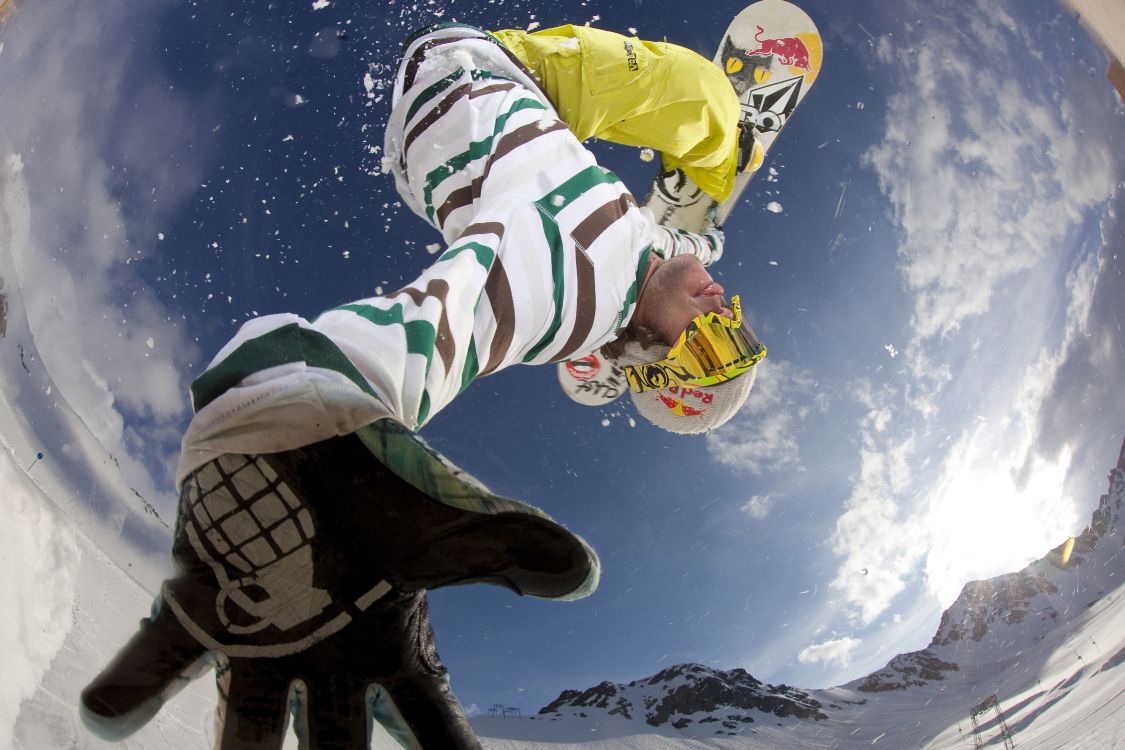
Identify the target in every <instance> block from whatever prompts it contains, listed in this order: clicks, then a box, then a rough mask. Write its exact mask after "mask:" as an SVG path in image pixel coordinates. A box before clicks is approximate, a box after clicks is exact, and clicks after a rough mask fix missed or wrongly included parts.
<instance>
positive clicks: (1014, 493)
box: [926, 452, 1078, 606]
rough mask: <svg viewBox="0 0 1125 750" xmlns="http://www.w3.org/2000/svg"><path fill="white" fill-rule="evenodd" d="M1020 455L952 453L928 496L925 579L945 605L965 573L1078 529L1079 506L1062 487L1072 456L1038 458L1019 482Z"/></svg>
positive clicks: (993, 569) (1012, 563)
mask: <svg viewBox="0 0 1125 750" xmlns="http://www.w3.org/2000/svg"><path fill="white" fill-rule="evenodd" d="M956 453H957V452H955V454H956ZM1019 455H1020V453H1019V452H1016V453H1014V454H1013V455H1012V456H1010V457H1009V460H1000V459H997V458H996V457H994V456H991V455H989V456H987V458H991V459H992V460H988V461H986V460H983V459H984V458H986V457H985V456H984V455H977V456H975V457H972V458H969V457H965V458H968V460H962V461H955V459H956V455H954V456H953V457H951V459H950V462H949V464H948V465H947V469H946V480H945V481H943V482H941V483H939V485H938V486H937V488H936V489H935V490H934V493H933V495H932V496H931V497H930V501H929V508H930V512H929V516H928V523H927V530H928V533H929V535H930V539H931V546H930V552H929V555H928V556H927V559H926V580H927V585H928V586H929V588H930V590H931V591H932V592H933V593H934V594H935V595H936V596H937V597H938V599H939V600H940V601H941V603H942V606H947V605H948V604H950V603H951V602H952V601H953V600H954V599H955V598H956V597H957V595H958V594H959V593H960V591H961V589H962V587H963V586H964V585H965V584H966V583H968V582H969V581H973V580H978V579H982V578H988V577H991V576H995V575H1000V574H1003V573H1007V572H1012V571H1016V570H1019V569H1020V568H1021V567H1023V566H1024V565H1026V564H1027V563H1028V562H1030V561H1031V560H1034V559H1036V558H1038V557H1041V556H1042V555H1043V553H1044V552H1045V551H1046V550H1048V549H1051V548H1052V547H1055V546H1057V545H1058V544H1060V543H1062V542H1063V541H1065V540H1066V538H1067V537H1068V536H1069V535H1070V534H1072V533H1073V532H1074V531H1075V528H1076V525H1077V524H1078V514H1077V512H1076V509H1075V507H1074V504H1073V503H1072V502H1070V500H1069V499H1067V498H1066V497H1064V495H1063V487H1064V483H1065V479H1066V473H1067V468H1068V467H1069V465H1070V458H1069V456H1068V455H1064V456H1062V457H1060V458H1059V460H1058V461H1055V462H1052V463H1044V462H1040V463H1037V464H1036V465H1035V467H1034V468H1033V470H1032V471H1031V473H1030V475H1029V477H1028V480H1027V482H1025V483H1024V486H1023V487H1022V488H1021V487H1020V486H1019V485H1018V484H1017V482H1016V481H1015V479H1014V477H1013V473H1014V469H1013V467H1014V466H1018V456H1019Z"/></svg>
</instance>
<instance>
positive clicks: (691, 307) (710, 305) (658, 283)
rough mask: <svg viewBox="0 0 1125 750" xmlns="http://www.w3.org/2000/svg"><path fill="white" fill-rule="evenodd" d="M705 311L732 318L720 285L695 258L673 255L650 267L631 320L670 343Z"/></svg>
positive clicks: (669, 344) (732, 314) (692, 256)
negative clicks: (646, 282)
mask: <svg viewBox="0 0 1125 750" xmlns="http://www.w3.org/2000/svg"><path fill="white" fill-rule="evenodd" d="M709 312H718V313H721V314H722V315H724V316H726V317H728V318H733V317H734V313H733V312H732V311H731V309H730V307H728V306H727V302H726V299H725V298H724V297H723V287H722V286H720V285H719V284H718V283H716V282H715V280H714V279H712V278H711V274H709V273H707V269H705V268H704V267H703V264H702V263H700V262H699V259H698V258H696V257H695V256H694V255H677V256H676V257H674V258H671V259H670V260H666V261H663V262H662V263H660V264H659V265H658V266H657V267H656V268H655V269H654V270H653V272H652V276H651V277H650V278H649V280H648V284H647V285H646V288H645V290H644V294H643V295H642V298H641V300H640V301H639V302H638V304H637V313H636V316H635V319H636V321H637V323H638V324H639V325H643V326H646V327H648V328H651V329H653V330H654V331H656V332H657V333H658V334H660V337H661V338H662V339H663V340H664V343H666V344H668V346H671V345H673V344H675V343H676V339H678V338H679V337H680V334H681V333H683V331H684V329H685V328H687V325H688V323H690V322H691V321H692V319H693V318H696V317H698V316H700V315H702V314H704V313H709Z"/></svg>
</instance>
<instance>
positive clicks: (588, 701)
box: [474, 445, 1125, 750]
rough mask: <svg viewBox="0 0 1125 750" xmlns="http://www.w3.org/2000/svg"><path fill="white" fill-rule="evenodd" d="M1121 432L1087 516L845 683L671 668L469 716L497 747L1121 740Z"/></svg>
mask: <svg viewBox="0 0 1125 750" xmlns="http://www.w3.org/2000/svg"><path fill="white" fill-rule="evenodd" d="M1123 503H1125V445H1123V446H1122V454H1121V458H1120V459H1119V461H1118V465H1117V466H1116V467H1115V468H1114V469H1113V470H1112V471H1111V472H1110V475H1109V490H1108V492H1107V493H1106V494H1105V495H1103V496H1102V498H1101V501H1100V503H1099V506H1098V508H1097V510H1095V512H1094V514H1093V518H1092V520H1091V523H1090V526H1089V527H1088V528H1087V529H1086V531H1085V532H1084V533H1083V534H1082V535H1081V536H1080V537H1079V538H1078V539H1077V541H1076V543H1075V545H1074V549H1073V553H1072V555H1071V557H1070V559H1069V560H1068V561H1067V562H1066V564H1064V563H1063V559H1062V555H1063V545H1060V546H1059V547H1058V548H1056V549H1053V550H1051V551H1050V552H1049V553H1048V554H1047V555H1046V556H1044V557H1043V558H1041V559H1040V560H1037V561H1035V562H1033V563H1031V564H1029V565H1028V566H1027V567H1025V568H1024V569H1023V570H1020V571H1018V572H1016V573H1010V574H1006V575H1002V576H997V577H996V578H992V579H989V580H987V581H974V582H972V583H969V584H967V585H966V586H965V588H964V590H963V591H962V592H961V595H960V596H959V597H958V599H957V601H956V602H954V604H953V605H952V606H950V607H949V609H947V610H946V611H945V613H944V614H943V616H942V619H941V623H940V625H939V627H938V630H937V632H936V633H935V634H934V637H933V640H932V641H931V642H930V644H929V646H927V648H925V649H923V650H922V651H917V652H914V653H909V654H900V655H899V656H896V657H894V658H893V659H892V660H891V661H890V662H889V663H888V664H887V665H886V666H885V667H884V668H883V669H880V670H878V671H876V672H874V673H872V674H871V675H868V676H867V677H864V678H861V679H858V680H855V681H853V682H851V683H848V684H847V685H843V686H841V687H837V688H831V689H828V690H811V691H800V690H796V689H794V688H789V687H786V686H771V685H764V684H762V683H761V682H759V681H758V680H755V679H754V678H753V677H751V676H750V675H748V674H747V673H746V672H743V671H741V670H733V671H731V672H720V671H716V670H712V669H709V668H707V667H703V666H700V665H679V666H677V667H674V668H671V669H668V670H664V671H663V672H661V673H659V674H657V675H654V676H652V677H650V678H647V679H641V680H636V681H633V682H630V683H628V684H626V685H622V684H616V683H609V682H604V683H601V684H600V685H597V686H595V687H593V688H590V689H588V690H585V691H577V690H568V691H564V692H563V694H562V695H560V696H559V698H558V699H557V700H555V701H554V702H552V703H551V704H550V705H548V706H546V707H544V708H543V709H542V710H541V711H540V714H539V715H538V716H535V717H530V718H525V719H515V718H507V719H504V718H497V717H478V718H477V719H475V720H474V725H475V726H476V728H477V731H478V732H479V733H480V734H481V735H482V736H483V737H487V738H488V739H487V740H486V744H487V746H488V747H491V748H496V749H497V750H501V749H503V750H507V749H509V748H510V749H512V750H515V749H517V748H520V749H531V748H540V747H542V748H546V747H548V746H550V747H551V748H553V749H554V750H561V748H566V747H584V748H590V749H591V750H619V749H624V748H638V749H641V748H644V749H647V748H664V747H683V748H696V747H729V748H861V747H870V746H872V745H875V744H878V745H879V746H881V747H890V748H918V747H924V748H954V747H966V746H972V743H973V724H972V721H971V719H970V713H971V711H972V709H973V708H974V707H976V706H979V705H981V704H982V702H983V701H985V699H987V698H989V697H990V696H993V695H995V696H996V698H997V701H998V705H999V707H1000V711H1002V717H1001V716H999V715H998V714H997V712H996V711H995V710H994V709H990V710H987V711H984V712H983V713H981V714H980V715H979V716H978V717H977V722H978V726H979V732H980V739H981V740H982V742H984V743H986V744H987V743H990V742H991V743H998V744H997V745H995V746H1001V747H1002V746H1003V744H1002V740H1001V724H1000V722H1001V718H1002V720H1003V721H1004V722H1005V724H1006V726H1007V728H1008V730H1009V732H1010V734H1011V736H1012V738H1013V741H1014V742H1015V746H1016V747H1019V748H1043V750H1048V749H1054V748H1062V747H1066V748H1112V747H1115V746H1125V692H1123V688H1125V587H1122V585H1121V584H1122V581H1123V578H1125V548H1123V544H1125V537H1123V534H1122V531H1123V529H1125V524H1123V523H1122V515H1123V508H1122V505H1123Z"/></svg>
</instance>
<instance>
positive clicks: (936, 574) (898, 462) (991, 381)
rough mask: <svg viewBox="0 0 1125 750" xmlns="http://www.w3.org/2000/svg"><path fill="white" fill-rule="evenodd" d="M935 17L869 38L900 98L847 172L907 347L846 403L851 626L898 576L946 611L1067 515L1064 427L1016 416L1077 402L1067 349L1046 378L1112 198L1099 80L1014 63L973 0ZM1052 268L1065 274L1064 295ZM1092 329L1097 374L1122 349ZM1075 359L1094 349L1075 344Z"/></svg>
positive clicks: (845, 555)
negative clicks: (886, 262) (888, 218)
mask: <svg viewBox="0 0 1125 750" xmlns="http://www.w3.org/2000/svg"><path fill="white" fill-rule="evenodd" d="M953 12H954V13H955V15H956V18H953V19H950V23H948V24H946V25H945V26H942V27H933V26H930V25H927V26H926V28H925V30H924V32H923V31H921V30H918V31H917V33H915V32H914V30H913V29H911V28H910V27H909V26H907V29H906V33H905V34H902V35H896V38H895V40H893V42H894V43H893V44H892V40H888V39H886V38H883V39H881V40H880V42H879V45H878V59H879V60H880V62H883V63H885V64H887V65H889V66H891V68H892V69H893V71H894V72H893V75H895V76H896V84H897V86H898V88H899V91H900V92H901V93H897V94H894V95H892V96H891V97H889V99H888V101H887V116H886V122H885V135H884V137H883V139H882V141H881V142H880V143H878V144H877V145H876V146H874V147H873V148H871V149H870V150H869V151H868V152H867V153H866V154H865V156H864V163H865V164H866V165H867V166H869V167H871V168H872V169H873V170H874V171H875V173H876V174H877V175H878V178H879V181H880V185H881V187H882V189H883V191H884V193H885V194H886V196H887V197H888V199H889V200H890V204H891V206H892V209H893V218H894V220H895V222H896V224H897V225H898V227H899V229H900V231H901V237H902V244H901V246H900V247H899V248H898V256H899V266H898V267H899V270H900V273H901V275H902V278H903V279H904V281H905V284H906V288H907V291H908V292H910V293H911V294H912V295H913V299H914V304H913V314H912V318H911V329H912V331H911V336H910V340H909V341H908V342H907V343H906V344H905V345H904V347H903V350H902V351H899V350H898V349H897V348H896V349H893V350H892V349H891V348H888V349H887V351H888V353H890V354H892V356H894V355H895V354H896V352H897V353H899V354H903V355H904V356H903V357H902V358H899V359H905V361H906V369H904V370H902V371H899V372H897V373H894V374H892V375H890V376H888V377H887V385H884V386H879V387H876V386H874V385H871V384H869V383H866V382H863V383H860V384H859V387H858V388H857V389H856V392H855V393H854V394H853V395H854V396H855V398H856V399H857V401H858V402H859V403H860V404H861V405H862V406H863V407H864V409H865V413H864V414H863V416H862V417H861V419H860V421H859V424H858V425H857V427H858V429H857V442H858V444H859V447H860V451H859V459H858V460H859V468H858V474H857V476H856V477H855V479H854V483H853V486H852V489H851V493H850V496H849V497H848V500H847V501H846V504H845V510H844V513H843V514H842V515H841V517H840V518H839V519H838V520H837V523H836V528H835V532H834V534H833V536H832V538H831V540H830V544H831V547H832V549H833V550H834V551H835V552H836V553H837V554H838V555H840V557H841V558H842V564H841V566H840V569H839V573H838V574H837V576H836V578H835V580H834V581H833V583H832V588H833V589H834V590H835V591H837V592H838V593H839V594H840V595H841V596H842V597H843V599H844V601H845V603H846V604H847V607H848V611H849V613H850V615H851V616H853V617H854V618H856V619H857V620H858V621H859V622H860V623H862V624H864V625H867V624H870V623H871V622H873V621H874V620H875V619H876V618H878V617H879V616H880V615H881V614H883V613H884V612H885V611H886V610H887V608H888V607H889V606H890V604H891V602H892V601H893V600H894V598H895V597H896V596H898V595H899V594H900V593H901V592H903V590H904V589H905V588H906V587H907V586H909V585H911V582H912V581H914V580H924V582H925V585H926V587H927V590H928V591H929V592H930V593H931V594H932V595H933V596H935V597H937V598H938V599H940V600H941V601H943V602H944V603H948V602H949V600H950V599H952V597H953V596H955V595H956V593H957V592H958V591H959V590H960V588H961V586H962V585H963V584H964V583H965V582H967V581H968V580H971V579H972V578H977V577H985V576H992V575H996V574H999V573H1002V572H1007V571H1010V570H1015V569H1018V568H1019V567H1021V566H1022V565H1023V564H1025V563H1026V562H1027V561H1028V560H1030V559H1032V558H1034V557H1037V556H1039V555H1041V554H1042V553H1043V552H1044V551H1045V550H1046V549H1049V548H1050V547H1051V546H1053V545H1054V544H1056V543H1058V542H1059V541H1060V540H1061V538H1062V537H1063V536H1065V534H1066V533H1067V529H1068V528H1069V527H1071V526H1073V525H1075V524H1077V523H1078V521H1079V519H1078V517H1077V515H1076V514H1075V512H1074V505H1073V502H1072V501H1071V500H1068V499H1064V498H1066V492H1065V481H1066V477H1067V473H1068V469H1069V467H1070V460H1071V449H1070V446H1069V443H1068V441H1069V440H1071V439H1073V435H1074V434H1075V432H1076V430H1079V429H1080V428H1075V429H1071V430H1050V431H1049V432H1050V433H1051V436H1052V437H1050V438H1044V437H1042V436H1041V435H1040V434H1039V433H1040V432H1042V431H1043V426H1042V425H1041V424H1039V423H1037V421H1036V420H1037V415H1039V414H1041V413H1042V412H1044V411H1047V412H1052V413H1053V412H1054V411H1057V410H1053V409H1051V408H1050V406H1049V404H1050V403H1051V402H1052V401H1053V400H1058V399H1059V394H1057V393H1056V394H1054V395H1053V394H1052V392H1051V387H1052V385H1054V387H1055V388H1056V390H1058V389H1063V390H1064V391H1065V392H1066V393H1069V392H1072V391H1073V390H1074V389H1077V391H1078V392H1082V393H1085V392H1086V391H1085V390H1084V386H1083V385H1082V384H1083V383H1085V382H1087V381H1097V380H1098V378H1097V377H1096V376H1094V375H1090V376H1089V377H1078V378H1076V377H1074V376H1075V375H1076V374H1079V371H1080V370H1081V374H1082V375H1089V371H1088V369H1082V368H1077V369H1075V367H1074V363H1073V360H1074V359H1075V357H1073V356H1072V357H1070V362H1069V364H1070V366H1071V367H1072V372H1071V374H1070V376H1069V377H1068V376H1066V375H1062V374H1060V368H1062V367H1064V366H1067V364H1068V360H1067V358H1066V357H1065V356H1064V354H1065V353H1066V352H1070V351H1072V350H1074V349H1075V348H1076V347H1078V346H1079V345H1080V344H1081V343H1082V342H1088V339H1089V337H1088V336H1087V335H1086V332H1087V331H1088V329H1089V323H1088V318H1089V314H1090V310H1091V305H1092V304H1093V303H1092V301H1091V300H1092V297H1093V294H1094V292H1093V285H1094V280H1095V278H1097V277H1098V276H1099V274H1098V273H1097V272H1096V271H1097V268H1098V266H1097V263H1096V260H1094V259H1093V258H1092V257H1089V256H1085V255H1084V253H1088V252H1089V251H1088V250H1086V249H1084V246H1081V245H1079V244H1078V242H1077V240H1076V238H1077V236H1078V233H1079V231H1080V230H1081V229H1082V222H1083V221H1084V220H1087V219H1089V218H1090V217H1092V216H1093V215H1095V214H1094V210H1104V207H1105V205H1106V202H1107V201H1108V200H1109V199H1110V198H1111V197H1112V196H1113V190H1114V183H1115V177H1114V175H1115V174H1116V173H1119V172H1120V169H1121V165H1120V164H1119V163H1117V162H1118V159H1117V157H1116V156H1113V154H1116V153H1120V152H1121V149H1114V148H1113V147H1112V144H1114V143H1120V142H1121V141H1122V128H1121V122H1120V117H1119V111H1118V109H1115V106H1116V105H1114V104H1113V103H1111V101H1110V98H1107V95H1106V92H1107V89H1108V87H1107V86H1106V84H1105V81H1104V80H1094V77H1091V76H1089V75H1087V71H1085V70H1084V69H1082V68H1081V67H1080V66H1077V65H1075V66H1069V67H1067V66H1063V67H1062V68H1059V67H1058V66H1057V65H1053V64H1051V63H1047V62H1043V61H1039V62H1036V61H1034V60H1030V59H1029V57H1028V53H1027V52H1026V50H1028V49H1039V48H1041V47H1042V46H1043V44H1044V40H1043V39H1039V40H1033V39H1029V38H1023V37H1022V36H1020V35H1027V34H1034V33H1038V32H1036V30H1033V29H1027V28H1026V25H1020V24H1013V23H1010V18H1008V17H1007V16H1006V15H1005V14H1004V13H1003V12H999V13H998V12H996V9H994V8H992V5H991V4H989V5H988V7H982V6H980V5H975V4H974V5H968V4H966V5H964V6H957V8H956V9H955V10H954V11H953ZM1043 33H1045V32H1043ZM912 37H917V38H915V39H914V40H913V41H922V40H923V37H924V41H925V44H912V41H911V39H912ZM1045 38H1047V39H1050V40H1051V43H1057V44H1063V43H1064V42H1063V41H1061V40H1054V39H1053V38H1052V37H1050V35H1049V34H1048V35H1047V36H1046V37H1045ZM895 45H898V46H895ZM1059 54H1062V52H1061V51H1059ZM1039 64H1042V65H1044V66H1048V65H1050V66H1051V67H1050V70H1049V71H1047V70H1044V71H1042V72H1043V73H1044V75H1043V76H1041V77H1039V78H1035V79H1034V80H1036V81H1040V80H1042V81H1043V82H1044V85H1035V86H1031V85H1026V84H1025V82H1026V81H1028V80H1029V76H1036V75H1037V71H1036V69H1035V66H1036V65H1039ZM983 71H987V74H983V73H982V72H983ZM1047 73H1049V75H1047ZM1097 87H1100V88H1097ZM1096 89H1097V90H1096ZM1080 127H1081V128H1083V130H1081V131H1079V130H1078V129H1079V128H1080ZM1079 135H1081V136H1082V137H1078V136H1079ZM1093 144H1097V145H1093ZM1103 231H1104V229H1103ZM1064 253H1065V255H1064ZM1061 258H1071V259H1073V260H1071V261H1070V262H1071V263H1074V264H1076V267H1075V268H1074V269H1073V270H1072V271H1071V273H1070V274H1069V276H1068V277H1067V281H1066V284H1065V289H1061V288H1060V287H1062V286H1063V285H1062V284H1061V283H1060V279H1061V277H1062V275H1063V273H1064V272H1065V265H1063V263H1065V262H1066V261H1065V260H1063V261H1062V262H1060V259H1061ZM1118 285H1120V284H1119V283H1118ZM1107 286H1109V287H1110V288H1112V284H1108V285H1107ZM1110 293H1111V292H1110V291H1109V290H1108V289H1107V291H1106V292H1105V293H1103V296H1108V295H1109V294H1110ZM1118 304H1119V303H1118ZM1064 306H1065V308H1066V310H1067V323H1066V326H1065V331H1063V334H1062V335H1063V338H1064V341H1063V343H1062V344H1061V345H1060V344H1059V330H1058V328H1059V326H1058V324H1057V322H1056V320H1057V310H1058V309H1061V308H1062V307H1064ZM1099 330H1100V331H1102V332H1103V334H1105V335H1103V336H1102V338H1101V339H1100V341H1102V342H1104V343H1105V346H1103V347H1102V348H1103V349H1105V350H1106V351H1105V352H1104V359H1103V365H1104V366H1105V367H1108V368H1109V371H1111V372H1116V371H1117V370H1118V369H1120V365H1119V364H1117V362H1119V360H1120V358H1121V356H1122V355H1121V354H1120V352H1117V351H1110V349H1111V348H1112V346H1113V343H1114V341H1113V337H1112V336H1111V335H1108V329H1107V328H1106V327H1105V326H1103V327H1102V328H1101V329H1099ZM955 332H957V333H959V334H961V335H960V336H954V335H952V334H954V333H955ZM1083 354H1084V356H1085V358H1086V359H1088V360H1092V359H1094V358H1096V357H1097V356H1098V355H1097V353H1096V350H1095V348H1094V347H1091V346H1090V345H1089V344H1088V343H1087V344H1085V348H1084V351H1083ZM1115 358H1116V359H1115ZM1063 381H1065V382H1063ZM1099 393H1100V391H1099ZM1111 400H1112V397H1110V396H1109V395H1105V396H1104V397H1103V398H1102V399H1101V401H1102V408H1108V407H1109V406H1110V403H1109V402H1110V401H1111ZM1067 403H1068V404H1070V403H1071V401H1069V400H1068V401H1067ZM1089 408H1098V407H1097V405H1092V407H1091V406H1087V407H1085V408H1084V409H1083V411H1085V410H1086V409H1089ZM1112 408H1113V409H1116V408H1117V407H1112ZM1071 411H1073V409H1072V410H1071ZM1068 418H1069V419H1070V421H1072V422H1073V421H1076V420H1077V417H1075V416H1074V415H1073V414H1072V415H1071V416H1070V417H1068ZM1056 421H1057V420H1056ZM1044 440H1047V441H1048V442H1052V443H1053V444H1052V445H1051V446H1050V448H1049V449H1047V448H1044V447H1043V446H1042V444H1043V442H1044ZM923 576H924V578H923Z"/></svg>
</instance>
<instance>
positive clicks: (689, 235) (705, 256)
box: [653, 226, 724, 266]
mask: <svg viewBox="0 0 1125 750" xmlns="http://www.w3.org/2000/svg"><path fill="white" fill-rule="evenodd" d="M723 241H724V237H723V232H722V230H721V229H710V230H708V231H706V232H704V233H703V234H696V233H695V232H689V231H687V230H686V229H674V228H672V227H666V226H657V227H656V240H655V241H654V242H653V248H654V249H655V250H656V252H657V254H659V255H660V257H661V258H664V259H665V260H667V259H668V258H671V257H674V256H676V255H684V254H685V253H691V254H692V255H694V256H695V257H697V258H699V262H700V263H702V264H703V265H705V266H709V265H711V264H712V263H714V262H715V261H717V260H718V259H719V258H721V257H723Z"/></svg>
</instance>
